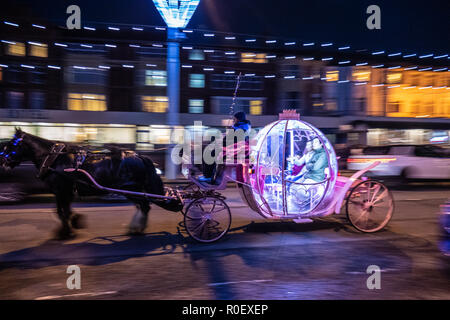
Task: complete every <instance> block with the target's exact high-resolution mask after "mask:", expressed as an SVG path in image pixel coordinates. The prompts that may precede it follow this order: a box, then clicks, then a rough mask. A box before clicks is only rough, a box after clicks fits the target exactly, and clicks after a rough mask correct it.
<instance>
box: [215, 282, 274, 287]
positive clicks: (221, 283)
mask: <svg viewBox="0 0 450 320" xmlns="http://www.w3.org/2000/svg"><path fill="white" fill-rule="evenodd" d="M270 281H272V280H244V281H230V282H217V283H210V284H208V286H210V287H214V286H224V285H228V284H236V283H253V282H270Z"/></svg>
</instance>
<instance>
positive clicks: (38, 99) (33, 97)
mask: <svg viewBox="0 0 450 320" xmlns="http://www.w3.org/2000/svg"><path fill="white" fill-rule="evenodd" d="M44 107H45V94H44V93H43V92H39V91H34V92H31V93H30V108H31V109H44Z"/></svg>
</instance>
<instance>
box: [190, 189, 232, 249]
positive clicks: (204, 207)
mask: <svg viewBox="0 0 450 320" xmlns="http://www.w3.org/2000/svg"><path fill="white" fill-rule="evenodd" d="M184 225H185V227H186V230H187V232H188V234H189V235H190V236H191V237H192V238H193V239H195V240H197V241H199V242H204V243H208V242H214V241H217V240H219V239H220V238H222V237H223V236H224V235H225V234H227V232H228V230H230V226H231V211H230V208H229V207H228V205H227V204H226V203H225V201H224V200H223V199H221V198H219V197H215V196H206V197H203V198H198V199H196V200H194V201H192V202H191V203H190V204H189V206H188V207H187V208H186V212H185V215H184Z"/></svg>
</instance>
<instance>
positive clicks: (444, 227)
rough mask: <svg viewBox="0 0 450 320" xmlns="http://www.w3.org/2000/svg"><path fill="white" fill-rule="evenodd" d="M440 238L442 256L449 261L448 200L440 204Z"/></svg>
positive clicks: (449, 202) (449, 225) (449, 222)
mask: <svg viewBox="0 0 450 320" xmlns="http://www.w3.org/2000/svg"><path fill="white" fill-rule="evenodd" d="M439 225H440V229H441V239H440V241H439V249H440V250H441V252H442V253H443V254H444V258H445V259H446V260H447V261H450V200H448V201H447V203H445V204H443V205H441V214H440V224H439Z"/></svg>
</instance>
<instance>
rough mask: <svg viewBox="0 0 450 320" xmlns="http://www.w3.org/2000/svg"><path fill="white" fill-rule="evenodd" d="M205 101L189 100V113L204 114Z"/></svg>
mask: <svg viewBox="0 0 450 320" xmlns="http://www.w3.org/2000/svg"><path fill="white" fill-rule="evenodd" d="M204 105H205V100H202V99H189V113H203V110H204Z"/></svg>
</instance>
